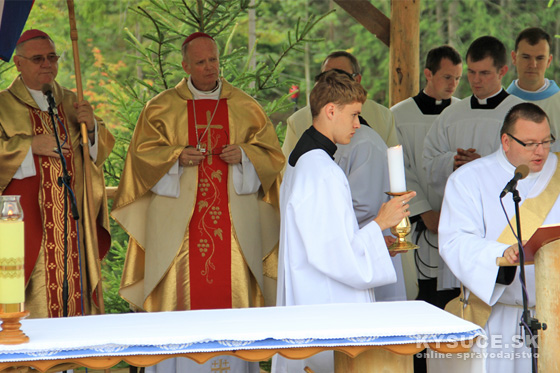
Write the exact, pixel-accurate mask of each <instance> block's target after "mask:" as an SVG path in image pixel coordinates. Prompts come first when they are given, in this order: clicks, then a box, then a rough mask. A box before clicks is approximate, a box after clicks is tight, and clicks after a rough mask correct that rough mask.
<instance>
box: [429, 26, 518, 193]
mask: <svg viewBox="0 0 560 373" xmlns="http://www.w3.org/2000/svg"><path fill="white" fill-rule="evenodd" d="M466 61H467V77H468V79H469V84H470V86H471V90H472V92H473V94H472V96H470V97H467V98H465V99H463V100H461V101H460V102H458V103H457V104H455V105H452V106H450V107H449V108H448V109H446V110H444V111H443V112H442V113H441V114H440V116H439V117H438V118H437V119H436V121H435V122H434V124H433V125H432V127H431V128H430V130H429V131H428V134H427V135H426V140H425V142H424V167H425V168H426V173H427V178H428V184H429V185H430V186H431V187H432V188H433V189H434V191H435V192H436V193H439V194H440V195H441V196H443V191H444V188H445V182H446V181H447V178H448V177H449V175H451V173H452V172H453V171H454V170H456V169H457V168H459V167H461V166H462V165H464V164H465V163H468V162H470V161H472V160H474V159H476V158H480V157H481V156H482V157H483V156H485V155H488V154H491V153H492V152H494V151H496V150H497V149H498V148H499V146H500V136H499V132H500V127H501V125H502V122H503V120H504V117H505V115H506V113H507V112H508V110H509V109H510V108H511V107H512V106H513V105H515V104H518V103H520V102H522V100H521V99H519V98H517V97H515V96H512V95H510V94H508V93H507V92H506V91H505V90H504V89H503V88H502V78H503V77H504V75H505V74H506V72H507V71H508V67H507V64H506V63H507V54H506V47H505V46H504V44H503V43H502V42H501V41H499V40H498V39H496V38H495V37H493V36H482V37H480V38H478V39H476V40H475V41H474V42H473V43H472V44H471V45H470V47H469V49H468V51H467V58H466Z"/></svg>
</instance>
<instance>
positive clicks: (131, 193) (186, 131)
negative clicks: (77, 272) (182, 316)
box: [112, 33, 284, 311]
mask: <svg viewBox="0 0 560 373" xmlns="http://www.w3.org/2000/svg"><path fill="white" fill-rule="evenodd" d="M182 52H183V63H182V64H183V69H184V70H185V72H186V73H187V74H188V77H187V78H184V79H183V80H182V81H181V82H180V83H179V84H177V86H175V87H174V88H171V89H169V90H167V91H164V92H162V93H161V94H159V95H157V96H156V97H154V98H153V99H152V100H150V102H148V104H147V105H146V107H145V108H144V110H143V111H142V113H141V115H140V117H139V119H138V123H137V125H136V129H135V131H134V135H133V138H132V141H131V143H130V147H129V151H128V155H127V158H126V162H125V167H124V171H123V174H122V177H121V181H120V185H119V189H118V192H117V196H116V199H115V204H114V208H113V212H112V216H113V217H114V218H115V219H116V220H117V221H118V222H119V223H120V224H121V225H122V226H123V227H124V229H125V230H126V231H127V232H128V233H129V235H130V240H129V246H128V252H127V257H126V262H125V268H124V272H123V277H122V282H121V290H120V292H121V296H122V297H123V298H124V299H126V300H127V301H129V302H130V303H131V304H132V305H134V306H135V307H137V308H138V309H141V310H145V311H173V310H194V309H216V308H240V307H255V306H262V305H263V304H264V303H263V258H264V257H265V256H266V255H267V254H269V253H270V252H271V251H272V250H273V248H274V246H275V245H276V244H277V242H278V237H279V236H278V228H279V218H278V188H279V182H280V176H279V175H280V171H281V170H282V168H283V166H284V156H283V155H282V151H281V149H280V145H279V143H278V139H277V137H276V133H275V131H274V127H273V126H272V123H271V122H270V120H269V119H268V117H267V116H266V114H265V113H264V111H263V109H262V108H261V106H260V105H259V104H258V103H257V102H256V101H255V100H254V99H253V98H252V97H250V96H248V95H247V94H246V93H244V92H243V91H241V90H239V89H237V88H235V87H233V86H232V85H231V84H229V83H228V82H227V81H225V80H224V79H223V78H220V77H219V54H218V47H217V45H216V42H215V41H214V39H213V38H212V37H210V36H209V35H207V34H204V33H195V34H192V35H191V36H189V37H188V38H187V39H186V40H185V42H184V43H183V47H182Z"/></svg>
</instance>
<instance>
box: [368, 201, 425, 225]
mask: <svg viewBox="0 0 560 373" xmlns="http://www.w3.org/2000/svg"><path fill="white" fill-rule="evenodd" d="M414 196H416V192H410V193H406V194H403V195H402V196H398V197H394V198H393V199H391V200H390V201H389V202H385V203H384V204H382V205H381V208H380V209H379V212H378V213H377V217H376V218H375V219H373V220H374V221H375V222H376V223H377V224H378V225H379V227H380V228H381V230H382V231H383V230H385V229H388V228H391V227H394V226H395V225H397V224H399V223H400V222H401V220H403V219H404V218H405V217H407V216H409V215H410V211H408V207H409V205H408V202H409V201H410V200H411V199H412V198H414Z"/></svg>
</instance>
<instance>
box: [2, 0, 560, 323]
mask: <svg viewBox="0 0 560 373" xmlns="http://www.w3.org/2000/svg"><path fill="white" fill-rule="evenodd" d="M395 1H398V0H395ZM371 2H372V4H373V5H375V6H376V7H377V8H378V9H380V10H381V11H382V12H383V13H385V14H386V15H387V16H390V1H389V0H372V1H371ZM199 3H203V4H204V5H205V6H206V8H207V9H210V7H212V5H214V4H222V9H218V10H217V11H216V12H215V14H214V15H213V16H212V17H209V18H205V22H202V23H201V24H200V25H199V26H196V25H195V23H196V20H195V19H194V18H193V17H191V14H189V12H188V11H187V10H186V7H187V6H188V7H190V8H191V9H194V10H196V8H197V4H199ZM549 3H550V4H549ZM251 4H252V3H251V2H250V1H249V0H236V1H233V0H230V1H223V0H205V1H202V0H198V1H192V0H117V1H109V0H77V1H75V10H76V17H77V19H76V21H77V27H78V34H79V49H80V58H81V69H82V81H83V84H84V96H85V97H86V99H88V100H89V101H90V102H91V103H92V104H93V106H94V108H95V111H96V114H97V115H99V116H101V117H102V118H104V120H105V122H106V123H108V124H109V126H110V128H111V130H112V132H113V134H114V135H115V137H116V138H117V145H116V147H115V149H114V151H113V153H112V155H111V158H110V159H109V161H108V162H107V164H106V182H107V185H110V186H116V185H118V181H119V178H120V172H121V170H122V165H123V161H124V157H125V155H126V150H127V146H128V142H129V139H130V136H131V133H132V131H133V129H134V125H135V123H136V119H137V117H138V115H139V113H140V110H141V108H142V107H143V105H144V104H145V102H146V101H147V100H149V99H150V98H151V97H153V96H155V95H156V94H157V93H159V92H161V91H162V90H164V89H166V88H168V87H172V86H174V85H175V84H176V83H177V82H178V81H179V80H180V79H181V78H182V77H183V76H184V73H183V71H182V69H181V68H180V52H179V48H180V44H181V42H182V40H183V38H184V36H185V35H188V34H190V33H191V32H194V31H197V29H200V28H201V27H206V31H208V32H210V33H212V34H213V35H215V34H216V33H218V35H217V37H216V39H217V41H218V44H219V46H220V50H221V54H222V55H221V62H222V68H223V75H224V76H225V77H227V79H228V80H229V81H231V82H233V83H234V84H235V85H237V86H239V87H240V88H243V89H244V90H246V91H248V92H249V93H250V94H252V95H254V96H255V97H256V98H257V100H259V101H260V102H261V104H262V105H263V107H265V110H266V111H267V112H268V114H269V115H270V116H271V119H272V121H273V123H274V124H275V125H277V132H278V133H279V137H280V138H282V136H283V133H282V132H283V125H282V124H283V122H284V121H285V119H286V118H287V117H288V116H289V115H290V114H291V113H292V112H293V111H294V110H295V109H296V108H297V107H301V106H304V105H306V99H305V98H306V94H307V92H308V91H309V89H310V87H309V85H310V84H311V83H310V82H311V81H312V76H314V75H315V74H317V73H318V72H319V68H320V63H321V61H322V60H323V58H324V57H325V56H326V55H327V54H328V53H330V52H331V51H333V50H340V49H342V50H347V51H349V52H351V53H353V54H355V55H356V56H357V57H358V59H359V61H360V63H361V65H362V75H363V80H362V84H363V85H364V87H365V88H366V89H367V90H368V92H369V97H370V98H372V99H374V100H376V101H378V102H380V103H382V104H385V105H387V104H388V91H389V89H388V85H387V84H388V81H389V79H388V68H389V53H388V48H387V47H386V46H385V45H384V44H383V43H381V42H380V41H379V40H377V38H376V37H375V36H374V35H372V34H370V33H369V32H368V31H367V30H365V29H364V28H363V27H362V26H361V25H359V24H358V23H357V22H356V21H355V20H354V19H353V18H352V17H350V16H349V15H348V14H347V13H346V12H345V11H343V10H342V9H340V8H339V7H338V6H337V5H336V4H335V3H334V2H333V1H331V0H276V1H257V3H256V5H255V6H254V7H255V9H256V10H255V21H254V28H255V37H256V39H257V46H256V48H254V50H253V49H250V48H249V47H248V46H247V45H248V39H249V36H250V25H251V22H250V18H249V15H248V9H249V8H250V7H251ZM549 5H550V6H549ZM559 12H560V11H559V6H558V3H557V2H552V1H550V0H422V2H421V19H420V49H421V50H420V56H421V57H420V58H421V59H423V58H424V56H425V55H426V53H427V51H428V50H429V49H431V48H433V47H435V46H438V45H441V44H451V45H453V46H454V47H455V48H457V50H458V51H459V52H460V54H461V55H462V56H464V55H465V52H466V50H467V48H468V46H469V44H470V43H471V42H472V41H473V40H474V39H475V38H477V37H479V36H482V35H493V36H496V37H498V38H499V39H500V40H502V41H503V42H504V43H505V44H506V47H507V48H508V49H512V48H513V43H514V40H515V37H516V35H517V34H518V33H519V31H521V30H522V29H524V28H526V27H532V26H540V27H542V28H544V29H545V30H547V31H548V32H549V33H550V34H552V35H554V34H559V33H560V17H559V16H560V13H559ZM195 13H196V11H195ZM146 14H149V15H150V16H149V17H147V16H146ZM208 14H209V13H208V12H207V13H206V15H208ZM150 18H151V19H150ZM306 22H307V23H306ZM155 26H157V28H159V31H160V32H159V33H158V30H157V29H156V27H155ZM25 28H26V29H29V28H39V29H42V30H44V31H47V32H48V33H49V34H50V35H51V37H52V38H53V39H54V41H55V43H56V45H57V51H58V53H59V54H61V55H62V59H61V60H60V62H59V74H58V78H57V80H58V81H59V83H61V84H62V85H64V86H66V87H75V76H74V72H73V62H72V50H71V41H70V38H69V36H68V35H69V22H68V18H67V5H66V1H62V0H36V1H35V5H34V7H33V9H32V11H31V15H30V18H29V20H28V21H27V24H26V27H25ZM222 29H223V30H222ZM219 30H221V31H219ZM288 34H289V37H288ZM552 54H553V55H555V56H557V55H560V39H555V40H554V42H553V45H552ZM252 58H254V60H255V61H254V62H253V61H252ZM559 63H560V61H559V59H556V60H553V65H552V66H551V68H550V69H549V70H548V72H547V77H548V78H550V79H555V80H557V81H558V80H559V78H560V76H559V69H558V68H559ZM276 64H277V65H276ZM420 66H423V60H421V61H420ZM464 68H465V66H464ZM421 70H422V69H421ZM465 75H466V74H464V76H465ZM15 76H17V71H16V70H15V68H14V66H13V64H12V63H11V62H10V63H3V62H0V89H4V88H7V87H8V85H9V84H10V82H11V81H12V80H13V78H14V77H15ZM419 78H420V79H421V80H420V81H421V86H422V82H423V79H422V78H423V77H422V75H421V76H420V77H419ZM514 78H515V71H514V70H513V69H512V66H511V65H510V72H509V73H508V74H507V75H506V77H505V78H504V80H503V84H504V86H507V85H509V83H510V82H511V80H513V79H514ZM263 81H264V82H265V83H264V85H263V84H262V83H263ZM292 84H295V85H298V86H299V87H300V90H301V94H300V97H299V100H298V101H297V102H294V101H293V100H292V101H290V100H289V88H290V87H291V85H292ZM469 94H470V89H469V86H468V82H467V81H466V76H465V77H464V78H463V81H462V83H461V84H460V86H459V89H458V90H457V93H456V96H457V97H465V96H467V95H469ZM126 246H127V236H126V234H125V233H123V232H122V231H121V230H120V229H119V228H118V227H116V226H113V247H112V250H111V253H110V255H109V256H108V258H107V259H106V260H105V265H104V275H105V286H106V294H105V298H106V306H107V311H108V312H126V311H127V310H128V308H127V305H126V303H125V302H124V301H122V299H120V297H119V296H118V293H117V289H118V284H119V281H120V271H121V269H122V264H123V258H124V253H125V251H126Z"/></svg>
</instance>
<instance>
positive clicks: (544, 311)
mask: <svg viewBox="0 0 560 373" xmlns="http://www.w3.org/2000/svg"><path fill="white" fill-rule="evenodd" d="M535 287H536V300H537V311H536V318H537V319H538V320H539V322H541V323H545V324H546V325H547V328H546V330H539V363H538V364H539V371H541V372H560V354H558V352H557V350H558V346H560V301H559V299H558V294H560V241H554V242H552V243H549V244H548V245H545V246H543V247H541V248H540V249H539V251H537V254H536V255H535Z"/></svg>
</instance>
